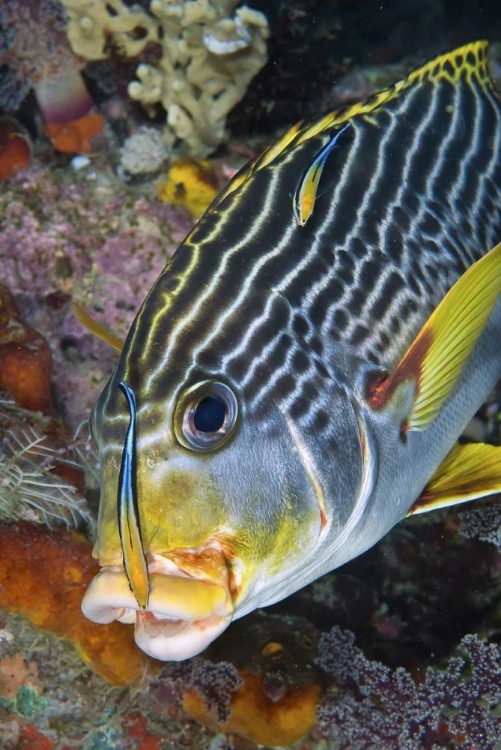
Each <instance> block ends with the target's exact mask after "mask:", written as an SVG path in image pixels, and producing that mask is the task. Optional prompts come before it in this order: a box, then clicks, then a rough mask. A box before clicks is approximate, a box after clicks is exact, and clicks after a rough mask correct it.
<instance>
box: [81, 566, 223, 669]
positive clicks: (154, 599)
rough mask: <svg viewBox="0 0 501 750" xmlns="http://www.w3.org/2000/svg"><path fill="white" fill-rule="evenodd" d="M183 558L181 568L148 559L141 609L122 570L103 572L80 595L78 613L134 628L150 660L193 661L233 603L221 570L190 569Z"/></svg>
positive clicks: (217, 631) (218, 630)
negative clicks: (146, 586) (144, 602)
mask: <svg viewBox="0 0 501 750" xmlns="http://www.w3.org/2000/svg"><path fill="white" fill-rule="evenodd" d="M174 557H177V558H178V559H179V557H180V556H174ZM189 558H190V556H188V562H187V563H185V564H184V565H183V568H181V567H180V566H179V564H178V562H177V561H175V560H173V559H172V556H169V558H167V557H164V556H162V555H153V556H151V560H150V561H149V564H148V572H149V596H148V604H147V606H146V607H145V608H144V609H143V608H141V607H140V606H139V604H138V602H137V600H136V598H135V596H134V594H133V593H132V590H131V588H130V584H129V581H128V578H127V576H126V574H125V571H124V569H123V567H121V566H107V567H103V568H102V569H101V571H100V572H99V573H98V575H97V576H96V577H95V578H94V580H93V581H92V582H91V584H90V586H89V588H88V589H87V592H86V594H85V596H84V599H83V601H82V612H83V614H84V615H85V616H86V617H87V618H88V619H89V620H92V621H93V622H97V623H110V622H113V621H114V620H118V621H119V622H122V623H126V624H134V638H135V641H136V644H137V645H138V646H139V648H140V649H142V651H144V652H145V653H146V654H148V655H149V656H152V657H154V658H155V659H160V660H162V661H181V660H183V659H188V658H190V657H192V656H196V655H197V654H199V653H200V652H201V651H203V650H204V649H205V648H207V646H208V645H209V644H210V643H212V641H213V640H215V638H217V637H218V636H219V635H220V634H221V633H222V632H223V631H224V630H226V628H227V627H228V625H229V624H230V622H231V620H232V617H233V612H234V604H233V600H232V596H231V593H230V584H229V580H228V572H227V569H226V567H225V566H224V572H223V570H222V566H221V564H217V565H214V564H211V565H209V566H208V568H206V570H205V571H204V570H203V569H202V568H200V567H199V568H198V569H197V568H194V566H193V564H192V563H191V562H190V559H189ZM211 562H212V563H213V562H214V561H213V560H212V561H211Z"/></svg>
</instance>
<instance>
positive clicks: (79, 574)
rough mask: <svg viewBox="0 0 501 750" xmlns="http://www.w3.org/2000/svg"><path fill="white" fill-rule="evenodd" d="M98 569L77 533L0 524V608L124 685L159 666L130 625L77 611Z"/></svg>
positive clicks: (99, 671)
mask: <svg viewBox="0 0 501 750" xmlns="http://www.w3.org/2000/svg"><path fill="white" fill-rule="evenodd" d="M98 569H99V566H98V565H97V563H96V562H95V561H94V560H93V559H92V547H91V545H90V543H89V542H88V541H87V540H86V539H85V538H84V537H83V536H82V535H81V534H77V533H76V532H69V531H66V530H63V529H57V530H51V529H47V528H45V527H43V526H37V525H33V524H29V523H26V522H20V523H17V524H0V582H1V585H0V608H2V609H4V610H7V611H9V612H15V613H18V614H21V615H23V616H24V617H26V618H27V619H28V620H30V622H32V623H34V624H35V625H37V626H38V627H40V628H44V629H46V630H50V631H52V632H53V633H55V634H56V635H59V636H64V637H65V638H69V639H70V640H71V641H73V643H74V644H75V645H76V646H77V648H78V650H79V651H80V654H81V656H82V658H83V660H84V661H85V662H86V663H88V664H90V665H91V667H92V669H93V670H94V671H95V672H97V673H98V674H100V675H101V676H102V677H104V679H105V680H107V681H108V682H109V683H111V684H112V685H129V684H131V683H134V682H136V681H138V680H140V679H141V677H142V676H143V675H144V674H145V673H147V672H148V671H149V672H150V674H151V672H152V671H153V672H156V671H157V670H158V669H159V667H160V666H161V665H160V662H156V661H155V660H153V659H150V658H148V657H147V656H146V655H145V654H143V653H142V651H140V650H139V649H138V648H137V647H136V645H135V643H134V637H133V629H132V628H130V627H126V626H124V625H121V624H120V623H117V622H114V623H111V624H110V625H96V624H95V623H92V622H90V621H89V620H87V619H86V618H85V617H84V616H83V614H82V613H81V611H80V602H81V601H82V597H83V595H84V593H85V590H86V588H87V586H88V584H89V583H90V581H91V580H92V578H93V576H94V575H95V574H96V573H97V572H98Z"/></svg>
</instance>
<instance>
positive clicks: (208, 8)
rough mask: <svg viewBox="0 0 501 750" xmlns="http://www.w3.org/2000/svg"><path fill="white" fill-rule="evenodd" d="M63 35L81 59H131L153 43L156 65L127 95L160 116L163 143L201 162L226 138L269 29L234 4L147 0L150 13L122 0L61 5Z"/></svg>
mask: <svg viewBox="0 0 501 750" xmlns="http://www.w3.org/2000/svg"><path fill="white" fill-rule="evenodd" d="M63 2H64V6H65V8H66V11H67V13H68V18H69V29H68V38H69V40H70V42H71V45H72V47H73V49H74V51H75V52H76V53H77V54H79V55H82V56H83V57H85V58H86V59H88V60H100V59H102V58H103V57H106V56H107V55H108V54H109V51H108V50H109V47H108V46H107V41H108V40H110V39H111V43H112V45H114V46H115V47H116V48H117V49H118V50H119V52H121V53H122V54H125V55H127V56H136V55H138V54H139V53H140V52H142V51H143V50H144V48H145V47H146V45H147V44H148V42H155V41H159V40H161V41H159V43H160V44H161V45H162V57H161V60H160V62H159V63H158V64H156V65H154V64H150V63H146V62H144V63H141V64H140V65H139V66H138V68H137V72H136V74H137V79H138V80H136V81H133V82H131V83H130V85H129V95H130V96H131V98H132V99H134V100H136V101H139V102H141V104H142V105H143V106H144V108H145V109H146V111H147V112H148V113H149V114H150V115H151V116H154V115H155V114H156V112H157V105H161V106H162V107H163V109H164V110H165V112H166V125H165V128H164V133H163V137H164V142H165V145H166V146H167V147H169V148H170V147H171V146H172V145H173V144H174V143H175V141H176V140H180V141H182V142H183V144H184V145H185V147H186V148H187V150H188V152H189V153H190V154H191V155H192V156H195V157H203V156H205V155H206V154H208V153H210V152H211V151H213V150H214V149H215V148H216V147H217V146H218V145H219V144H220V143H221V142H222V141H223V140H224V139H225V136H226V132H225V123H226V116H227V115H228V113H229V112H230V110H231V109H232V108H233V107H234V106H235V104H237V102H239V101H240V99H241V98H242V97H243V95H244V94H245V91H246V89H247V86H248V85H249V83H250V81H251V80H252V78H253V77H254V76H255V75H256V73H258V72H259V70H260V69H261V68H262V67H263V65H264V64H265V62H266V38H267V36H268V24H267V21H266V17H265V16H264V14H263V13H261V12H259V11H255V10H252V9H251V8H248V7H247V6H242V7H241V8H238V9H237V10H235V7H236V5H237V1H236V0H179V2H172V0H152V2H151V4H150V13H146V12H145V11H144V10H143V9H141V8H140V7H138V6H132V7H129V6H127V5H125V4H124V3H123V2H122V1H121V0H113V2H104V0H98V1H97V2H96V1H94V2H90V1H89V0H63Z"/></svg>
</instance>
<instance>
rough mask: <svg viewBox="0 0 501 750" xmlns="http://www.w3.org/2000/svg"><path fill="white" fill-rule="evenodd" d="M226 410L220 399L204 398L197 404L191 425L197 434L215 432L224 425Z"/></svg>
mask: <svg viewBox="0 0 501 750" xmlns="http://www.w3.org/2000/svg"><path fill="white" fill-rule="evenodd" d="M225 413H226V409H225V405H224V403H223V402H222V401H220V399H218V398H215V397H214V396H206V397H205V398H203V399H202V400H201V401H199V403H198V404H197V408H196V409H195V416H194V418H193V424H194V425H195V429H196V430H198V431H199V432H217V431H218V430H220V429H221V427H222V426H223V424H224V417H225Z"/></svg>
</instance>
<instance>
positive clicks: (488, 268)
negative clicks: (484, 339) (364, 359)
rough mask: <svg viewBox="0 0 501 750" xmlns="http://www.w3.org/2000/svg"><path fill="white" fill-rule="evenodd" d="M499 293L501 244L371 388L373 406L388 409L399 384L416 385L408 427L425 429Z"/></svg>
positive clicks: (461, 281) (462, 280) (464, 277)
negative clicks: (393, 367)
mask: <svg viewBox="0 0 501 750" xmlns="http://www.w3.org/2000/svg"><path fill="white" fill-rule="evenodd" d="M500 294H501V243H499V245H496V247H495V248H493V249H492V250H491V251H490V252H489V253H487V255H484V256H483V258H481V259H480V260H478V261H477V262H476V263H474V264H473V265H472V266H470V268H468V270H467V271H466V272H465V273H464V274H463V275H462V276H461V278H460V279H459V280H458V281H457V282H456V283H455V284H454V286H453V287H452V289H450V290H449V292H448V293H447V294H446V295H445V297H444V298H443V300H442V301H441V303H440V304H439V305H438V307H437V308H436V310H435V311H434V312H433V313H432V315H431V316H430V317H429V318H428V320H427V322H426V323H425V325H424V326H423V327H422V329H421V331H420V332H419V334H418V335H417V337H416V338H415V339H414V341H413V343H412V344H411V346H410V347H409V349H408V350H407V352H406V353H405V355H404V356H403V358H402V359H401V360H400V362H399V363H398V365H397V367H396V368H395V370H394V371H393V372H392V373H391V374H390V375H389V376H388V377H387V378H386V379H385V380H383V381H382V382H379V383H377V384H375V385H374V386H373V387H372V388H371V389H370V390H369V393H368V402H369V404H370V405H371V406H372V408H374V409H381V408H384V407H385V406H386V405H387V404H388V402H389V401H390V400H391V398H392V396H393V394H394V393H395V391H396V389H397V388H398V386H400V385H402V384H404V383H407V382H413V383H414V384H415V387H416V395H415V397H414V401H413V404H412V408H411V410H410V413H409V415H408V417H407V420H406V423H405V425H404V429H406V430H423V429H424V428H425V427H426V426H427V425H428V424H429V423H430V422H431V421H432V420H433V419H434V418H435V417H436V416H437V414H438V412H439V410H440V408H441V406H442V404H443V402H444V401H445V399H446V398H447V397H448V396H449V394H450V393H451V391H452V389H453V388H454V385H455V384H456V381H457V379H458V377H459V375H460V374H461V371H462V369H463V367H464V366H465V364H466V362H467V360H468V357H469V356H470V354H471V352H472V350H473V347H474V346H475V344H476V343H477V341H478V339H479V338H480V336H481V335H482V332H483V331H484V328H485V326H486V325H487V321H488V320H489V317H490V316H491V314H492V311H493V309H494V305H495V304H496V302H497V299H498V297H499V295H500Z"/></svg>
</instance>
